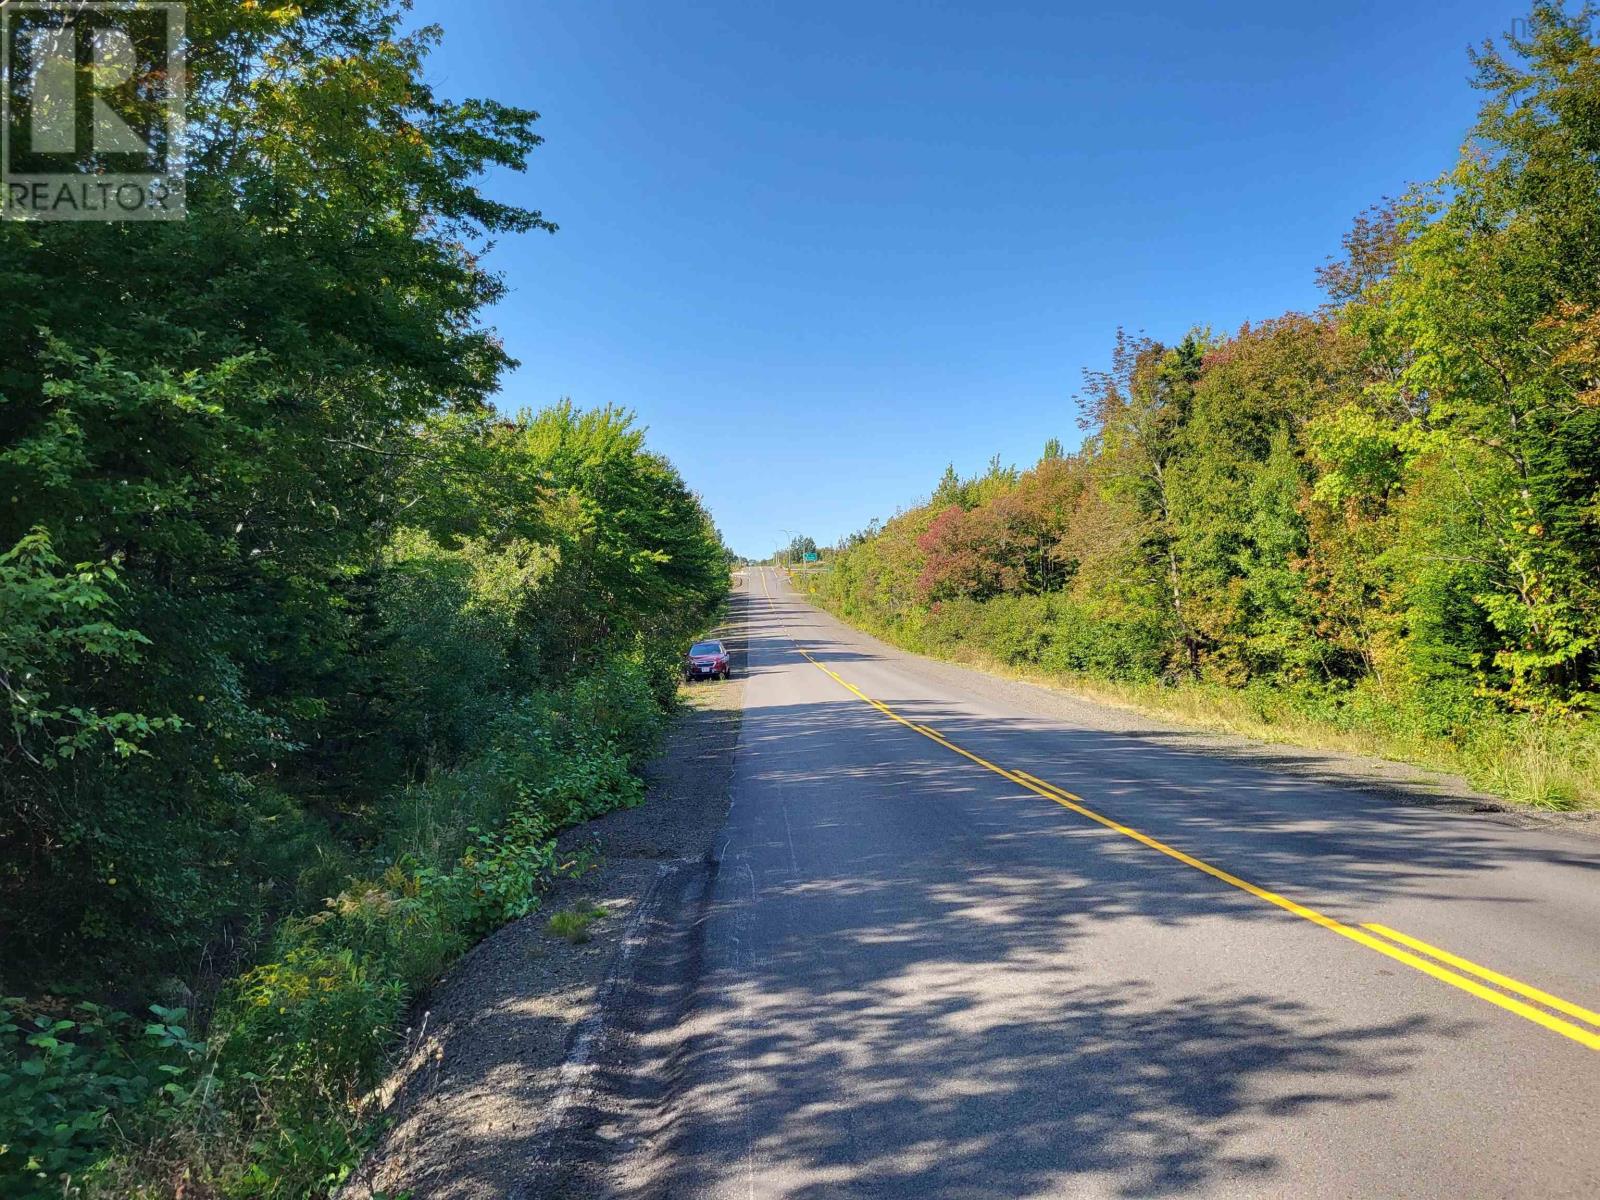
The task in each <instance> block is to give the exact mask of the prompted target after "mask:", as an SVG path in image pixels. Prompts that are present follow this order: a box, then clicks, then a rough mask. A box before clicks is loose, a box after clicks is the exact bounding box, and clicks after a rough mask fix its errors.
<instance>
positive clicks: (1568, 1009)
mask: <svg viewBox="0 0 1600 1200" xmlns="http://www.w3.org/2000/svg"><path fill="white" fill-rule="evenodd" d="M761 588H762V591H763V592H765V593H766V599H767V604H768V606H769V607H775V602H774V600H773V596H772V589H771V588H770V586H769V585H768V583H767V575H766V572H765V571H762V573H761ZM795 649H797V650H798V651H799V652H800V653H801V654H802V655H803V656H804V657H805V659H806V661H807V662H809V663H810V664H811V665H812V666H814V667H816V668H817V670H819V671H821V672H822V673H823V674H824V675H827V676H828V677H829V678H830V679H832V680H834V681H835V682H836V683H838V684H839V686H841V687H843V688H844V689H845V690H846V691H848V692H850V693H851V694H852V695H854V696H856V697H857V698H859V699H860V700H863V701H865V702H866V703H867V704H870V705H871V706H872V707H873V708H875V709H877V710H878V711H879V712H880V713H882V714H883V715H884V716H885V717H887V718H889V719H890V720H891V721H894V722H896V723H898V724H900V725H904V726H905V727H906V728H907V729H909V730H911V731H912V732H913V733H916V734H917V735H918V736H920V737H925V738H927V739H928V740H929V741H932V742H936V743H938V744H939V745H940V746H943V747H944V748H945V749H946V750H949V751H952V752H953V753H955V754H959V755H960V756H961V757H962V758H965V759H967V760H968V761H969V762H972V763H974V764H976V765H977V766H980V767H982V768H984V769H985V770H987V771H992V772H994V773H995V774H996V775H998V776H1000V777H1001V778H1002V779H1005V780H1008V781H1009V782H1011V783H1014V784H1016V785H1017V786H1018V787H1021V788H1025V789H1027V790H1028V791H1030V792H1033V793H1034V794H1035V795H1038V796H1042V797H1044V798H1045V799H1046V800H1050V801H1053V802H1054V803H1056V804H1059V805H1060V806H1061V807H1062V808H1065V809H1069V810H1071V811H1072V812H1075V813H1077V814H1078V815H1079V816H1082V817H1087V818H1088V819H1089V820H1091V821H1093V822H1095V823H1096V824H1098V825H1103V826H1105V827H1106V828H1107V829H1109V830H1111V831H1112V832H1114V833H1118V834H1121V835H1122V836H1123V837H1125V838H1130V839H1132V840H1133V841H1135V842H1138V843H1139V844H1140V845H1142V846H1146V847H1148V848H1149V849H1151V850H1154V851H1156V852H1157V853H1158V854H1164V855H1166V856H1167V857H1168V858H1171V859H1176V860H1177V861H1178V862H1181V863H1183V864H1184V865H1185V866H1187V867H1193V868H1194V869H1195V870H1196V871H1200V872H1201V873H1203V874H1206V875H1209V876H1211V877H1212V878H1213V879H1217V880H1220V881H1221V882H1223V883H1225V884H1227V885H1228V886H1229V887H1235V888H1238V889H1239V890H1240V891H1242V892H1248V893H1249V894H1250V895H1252V896H1254V897H1256V898H1257V899H1258V900H1264V901H1266V902H1267V903H1268V904H1271V905H1274V906H1276V907H1277V908H1281V909H1283V910H1284V911H1285V912H1289V913H1293V914H1294V915H1295V916H1297V917H1299V918H1300V919H1302V920H1305V921H1310V922H1311V923H1312V924H1313V925H1320V926H1321V927H1322V928H1323V929H1326V930H1328V931H1329V932H1330V933H1336V934H1338V935H1339V936H1340V937H1342V938H1348V939H1349V940H1350V941H1352V942H1355V943H1356V944H1357V945H1359V946H1365V947H1366V948H1367V949H1368V950H1373V951H1376V952H1377V953H1378V954H1382V955H1383V956H1384V957H1385V958H1389V959H1392V960H1394V961H1395V962H1398V963H1404V964H1405V965H1406V966H1408V967H1410V968H1412V969H1413V970H1416V971H1421V972H1422V973H1423V974H1424V975H1430V976H1432V977H1433V978H1434V979H1437V980H1439V981H1440V982H1441V983H1447V984H1449V985H1450V986H1451V987H1453V988H1458V989H1460V990H1461V991H1463V992H1466V993H1468V994H1469V995H1472V996H1476V997H1477V998H1478V999H1480V1000H1485V1001H1487V1002H1488V1003H1490V1004H1493V1005H1495V1006H1496V1007H1498V1008H1503V1009H1505V1010H1506V1011H1507V1012H1511V1013H1515V1014H1516V1015H1517V1016H1519V1017H1522V1018H1524V1019H1525V1020H1528V1021H1532V1022H1533V1023H1534V1024H1535V1025H1541V1026H1543V1027H1544V1028H1546V1029H1548V1030H1550V1031H1551V1032H1553V1033H1559V1034H1560V1035H1561V1036H1562V1037H1565V1038H1571V1039H1572V1040H1573V1041H1575V1042H1577V1043H1579V1044H1580V1045H1582V1046H1587V1047H1588V1048H1589V1049H1590V1050H1600V1013H1596V1012H1593V1011H1591V1010H1590V1009H1587V1008H1584V1007H1583V1006H1582V1005H1579V1004H1574V1003H1573V1002H1572V1001H1570V1000H1563V999H1562V998H1561V997H1559V996H1554V995H1551V994H1550V993H1549V992H1545V991H1542V990H1540V989H1539V988H1536V987H1533V986H1531V985H1529V984H1526V983H1523V982H1521V981H1520V980H1517V979H1513V978H1511V976H1509V975H1503V974H1501V973H1500V972H1498V971H1493V970H1490V969H1489V968H1488V967H1483V966H1479V965H1478V964H1477V963H1474V962H1470V961H1468V960H1467V959H1465V958H1462V957H1460V956H1459V955H1456V954H1451V953H1450V952H1449V951H1447V950H1441V949H1439V948H1438V947H1437V946H1430V945H1429V944H1428V943H1427V942H1424V941H1422V940H1421V939H1419V938H1414V937H1411V936H1410V935H1408V934H1404V933H1401V932H1399V931H1398V930H1394V929H1390V928H1389V927H1388V926H1386V925H1378V924H1365V925H1362V926H1361V927H1360V928H1357V927H1356V926H1353V925H1346V924H1345V923H1344V922H1343V921H1338V920H1335V919H1334V918H1333V917H1330V916H1327V915H1326V914H1325V913H1320V912H1318V911H1317V910H1316V909H1314V908H1308V907H1306V906H1305V905H1304V904H1300V903H1298V902H1297V901H1294V900H1291V899H1289V898H1288V897H1287V896H1282V895H1279V894H1278V893H1277V892H1274V891H1270V890H1268V889H1267V888H1263V887H1257V886H1256V885H1255V884H1253V883H1250V882H1249V881H1248V880H1244V879H1240V878H1239V877H1238V876H1237V875H1234V874H1231V873H1230V872H1228V871H1224V870H1222V869H1221V868H1220V867H1214V866H1212V865H1211V864H1210V863H1208V862H1205V861H1204V860H1202V859H1198V858H1195V857H1194V856H1193V855H1192V854H1185V853H1184V852H1183V851H1182V850H1178V849H1175V848H1174V847H1172V846H1169V845H1167V844H1166V843H1165V842H1162V841H1158V840H1157V839H1155V838H1153V837H1151V836H1150V835H1149V834H1146V833H1141V832H1140V831H1139V830H1137V829H1133V828H1131V827H1130V826H1127V825H1124V824H1122V823H1121V822H1120V821H1114V820H1112V819H1111V818H1110V817H1107V816H1103V815H1101V814H1100V813H1098V812H1096V811H1095V810H1094V809H1092V808H1090V807H1089V806H1088V804H1087V803H1086V802H1085V801H1084V799H1083V797H1082V796H1078V795H1076V794H1074V793H1072V792H1069V791H1067V790H1066V789H1065V788H1062V787H1057V786H1056V785H1055V784H1053V783H1049V782H1047V781H1046V780H1043V779H1040V778H1039V777H1038V776H1036V775H1030V774H1029V773H1028V772H1026V771H1012V770H1008V769H1006V768H1005V767H1002V766H998V765H996V764H995V763H992V762H990V761H989V760H988V759H986V758H983V757H981V756H980V755H977V754H974V753H973V752H972V751H970V750H968V749H966V748H965V747H963V746H958V745H957V744H956V743H955V742H952V741H951V740H950V739H949V738H946V737H944V736H943V735H942V734H940V733H939V732H938V731H936V730H934V729H930V728H929V727H928V726H926V725H918V724H916V723H915V722H914V721H909V720H907V719H906V718H905V717H903V716H901V715H900V714H899V713H897V712H895V711H894V709H892V708H890V707H889V706H888V705H887V704H885V703H883V702H882V701H881V700H874V699H873V698H872V697H871V696H869V695H867V694H866V693H865V692H863V691H862V690H861V689H860V688H858V687H856V686H855V684H853V683H851V682H849V681H848V680H847V679H845V678H843V677H842V676H841V675H839V674H838V673H837V672H836V671H833V670H830V669H829V668H828V667H826V666H824V665H823V664H822V663H820V662H818V661H817V659H816V658H815V657H813V656H812V654H811V652H810V651H809V650H807V649H806V648H805V647H803V646H801V645H800V644H799V643H798V642H796V643H795ZM1385 939H1387V940H1385ZM1423 955H1427V956H1428V957H1426V958H1424V957H1422V956H1423ZM1452 968H1454V969H1452ZM1480 980H1481V981H1483V982H1480ZM1489 984H1493V985H1494V986H1493V987H1490V986H1488V985H1489ZM1496 988H1498V989H1501V990H1499V991H1497V990H1495V989H1496ZM1508 992H1509V993H1512V994H1511V995H1507V994H1506V993H1508ZM1518 996H1520V997H1522V999H1520V1000H1519V999H1517V997H1518ZM1528 1001H1533V1003H1532V1004H1530V1003H1528ZM1534 1004H1540V1005H1543V1006H1544V1008H1535V1007H1534ZM1546 1009H1554V1010H1555V1011H1556V1012H1560V1013H1563V1014H1565V1015H1566V1016H1567V1017H1572V1018H1575V1020H1576V1021H1577V1022H1582V1024H1577V1023H1575V1022H1574V1021H1569V1020H1563V1019H1562V1018H1561V1017H1558V1016H1555V1015H1554V1014H1553V1013H1551V1012H1547V1011H1545V1010H1546ZM1585 1026H1589V1028H1586V1027H1585Z"/></svg>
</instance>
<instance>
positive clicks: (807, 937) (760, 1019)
mask: <svg viewBox="0 0 1600 1200" xmlns="http://www.w3.org/2000/svg"><path fill="white" fill-rule="evenodd" d="M747 583H748V586H747V587H746V588H745V589H744V590H743V591H744V596H745V597H747V598H746V599H744V600H743V601H742V603H743V604H745V605H746V606H747V610H748V614H749V617H750V639H749V660H748V670H749V673H750V678H749V682H748V685H747V690H746V705H747V707H746V711H745V717H744V726H743V731H742V734H741V740H740V746H739V750H738V754H737V759H736V763H735V767H734V798H733V799H734V802H733V809H732V813H731V816H730V818H729V823H728V826H727V829H726V830H725V834H724V838H723V841H722V843H721V845H720V857H719V867H718V870H717V873H716V875H715V879H714V882H713V884H712V887H711V893H710V902H709V904H708V905H707V906H705V907H704V908H703V909H701V910H699V912H698V913H697V914H694V920H693V925H692V929H688V926H686V930H688V932H687V933H686V936H690V935H692V937H693V939H694V942H695V948H694V953H693V954H692V955H689V956H687V957H686V959H685V961H686V962H689V963H690V964H691V967H690V969H692V971H693V973H694V978H693V979H692V980H690V981H689V982H690V983H691V984H692V995H691V998H690V1000H689V1001H688V1003H687V1007H686V1010H683V1009H680V1011H679V1012H677V1013H676V1014H675V1015H674V1018H673V1021H674V1025H675V1028H674V1027H670V1026H669V1027H661V1028H657V1029H656V1030H654V1031H653V1033H652V1034H651V1036H648V1037H645V1038H643V1039H641V1042H642V1044H644V1045H647V1046H651V1047H654V1049H655V1052H656V1053H659V1054H663V1055H667V1054H669V1050H670V1074H671V1076H672V1079H673V1104H674V1106H675V1116H674V1118H673V1119H672V1121H671V1122H670V1135H669V1136H664V1137H662V1138H661V1139H660V1140H659V1141H657V1142H656V1144H654V1145H653V1146H652V1147H651V1150H650V1154H651V1157H652V1158H653V1159H654V1161H655V1164H656V1166H657V1168H658V1169H659V1170H660V1171H662V1172H664V1174H658V1175H657V1176H656V1178H655V1180H654V1182H653V1183H652V1185H651V1186H650V1187H649V1188H648V1189H647V1190H648V1191H650V1192H653V1193H655V1194H660V1195H670V1196H674V1197H718V1198H720V1197H730V1198H731V1197H735V1196H737V1197H741V1198H750V1197H756V1198H765V1197H797V1198H804V1200H824V1198H831V1197H841V1196H848V1197H856V1196H861V1197H865V1196H872V1197H906V1198H908V1200H909V1198H912V1197H916V1198H919V1200H924V1198H928V1197H958V1198H962V1200H977V1198H990V1197H994V1198H999V1197H1020V1196H1071V1197H1080V1196H1081V1197H1100V1196H1104V1197H1132V1196H1158V1195H1183V1196H1216V1197H1246V1196H1250V1197H1256V1196H1259V1197H1293V1198H1297V1200H1300V1198H1309V1197H1330V1198H1332V1197H1341V1198H1344V1197H1369V1196H1371V1197H1391V1196H1392V1197H1417V1198H1421V1197H1440V1198H1443V1197H1451V1198H1453V1200H1459V1198H1463V1197H1511V1196H1519V1197H1520V1196H1526V1197H1595V1196H1600V1053H1597V1050H1600V1012H1596V1011H1593V1010H1595V1009H1600V841H1597V840H1595V839H1593V838H1590V837H1587V836H1583V835H1581V834H1579V833H1578V832H1564V831H1561V830H1546V829H1524V828H1518V827H1517V826H1516V824H1515V823H1514V822H1510V821H1506V820H1504V819H1500V818H1496V817H1493V816H1480V815H1473V814H1464V813H1453V812H1446V811H1440V810H1437V809H1432V808H1427V807H1423V806H1420V805H1416V804H1407V803H1404V802H1402V801H1400V800H1397V799H1390V798H1384V797H1381V796H1378V795H1376V794H1373V793H1371V792H1365V791H1361V790H1358V789H1357V788H1355V787H1353V786H1352V785H1350V784H1349V783H1348V782H1341V781H1338V780H1335V779H1331V778H1328V777H1321V778H1319V777H1318V774H1317V772H1315V771H1314V770H1308V769H1307V768H1306V767H1305V766H1304V764H1303V763H1302V764H1295V763H1292V762H1289V761H1286V760H1278V761H1275V758H1274V756H1271V755H1266V756H1258V757H1255V758H1246V757H1238V756H1235V757H1229V756H1227V755H1223V754H1218V753H1214V752H1213V753H1202V752H1199V751H1198V750H1196V749H1193V748H1190V747H1188V746H1185V744H1184V742H1183V739H1182V738H1175V737H1173V736H1172V735H1171V734H1170V733H1168V734H1157V733H1155V732H1151V733H1150V734H1149V735H1148V736H1141V734H1140V732H1139V731H1138V730H1137V729H1136V728H1134V729H1131V730H1129V731H1124V732H1107V731H1106V730H1105V728H1104V727H1103V725H1102V727H1100V728H1096V727H1095V723H1093V722H1090V721H1087V720H1076V721H1075V720H1074V719H1073V718H1072V716H1071V713H1072V711H1073V702H1071V701H1070V700H1061V699H1058V698H1056V697H1054V696H1052V695H1051V694H1049V693H1045V692H1042V691H1039V690H1036V689H1031V688H1028V687H1026V686H1023V685H1018V684H1012V683H1006V682H1004V681H998V680H993V679H991V678H989V677H986V676H981V675H977V674H975V673H972V672H966V671H963V670H961V669H959V668H954V667H949V666H945V665H942V664H934V663H928V662H925V661H923V660H920V659H917V658H915V657H913V656H909V655H905V654H901V653H899V652H897V651H893V650H889V649H886V648H885V647H883V646H881V645H879V644H878V643H876V642H874V641H872V640H871V639H868V638H865V637H863V636H862V635H860V634H857V633H855V632H853V631H851V630H849V629H847V628H846V627H844V626H842V625H841V624H839V623H838V622H836V621H834V620H833V619H832V618H830V617H827V616H825V615H822V614H819V613H818V612H816V611H815V610H814V609H812V608H811V607H810V606H809V605H807V604H805V603H804V602H802V601H801V600H799V599H798V598H796V597H795V596H794V595H793V594H792V593H790V592H789V590H788V589H787V587H786V586H785V585H784V583H783V582H782V580H781V578H780V577H779V575H778V574H777V573H775V572H771V571H763V570H758V569H752V570H751V571H750V572H749V575H748V581H747ZM1132 720H1133V721H1135V722H1137V721H1138V720H1139V719H1138V718H1132ZM687 919H688V918H687V917H686V920H687Z"/></svg>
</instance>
